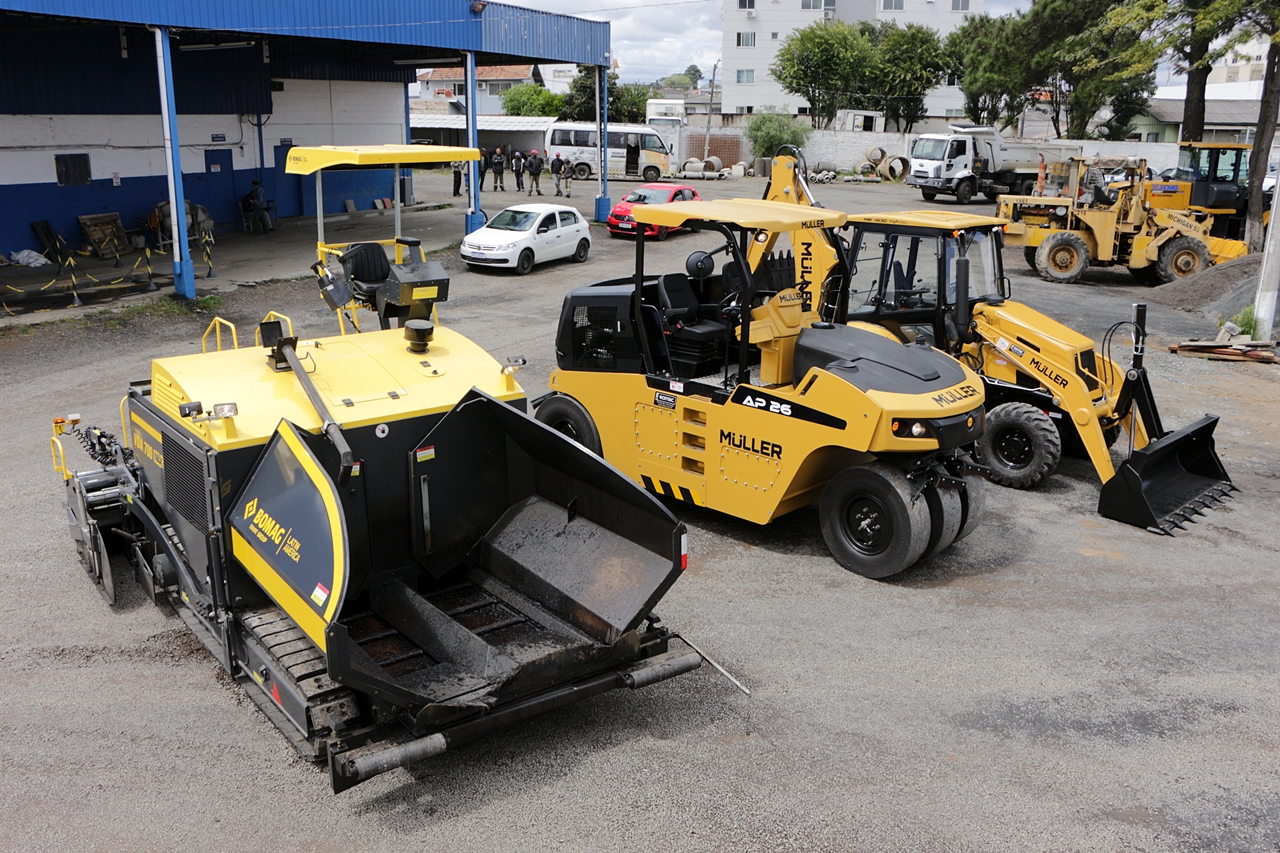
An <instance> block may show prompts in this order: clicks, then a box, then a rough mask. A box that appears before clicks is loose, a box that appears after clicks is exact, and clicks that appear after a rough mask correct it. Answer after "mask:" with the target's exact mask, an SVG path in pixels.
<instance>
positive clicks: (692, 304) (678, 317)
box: [658, 273, 724, 341]
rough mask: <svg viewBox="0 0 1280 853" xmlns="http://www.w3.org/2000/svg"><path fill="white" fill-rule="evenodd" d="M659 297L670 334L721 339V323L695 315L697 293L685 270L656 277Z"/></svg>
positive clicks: (722, 327) (692, 337) (722, 332)
mask: <svg viewBox="0 0 1280 853" xmlns="http://www.w3.org/2000/svg"><path fill="white" fill-rule="evenodd" d="M658 300H659V302H660V303H661V304H662V313H663V316H664V317H665V318H666V320H667V325H668V328H669V330H670V332H671V335H672V336H673V337H680V338H686V339H690V340H698V341H702V340H720V339H721V338H723V337H724V323H721V322H719V321H718V320H707V319H704V318H702V317H699V316H698V295H697V294H696V293H694V292H693V286H692V285H690V284H689V277H688V276H687V275H685V274H684V273H668V274H666V275H664V276H662V277H660V278H659V279H658Z"/></svg>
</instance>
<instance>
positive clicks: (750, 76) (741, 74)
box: [738, 68, 756, 83]
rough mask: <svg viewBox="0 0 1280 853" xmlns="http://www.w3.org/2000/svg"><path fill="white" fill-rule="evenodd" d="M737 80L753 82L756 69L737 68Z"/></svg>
mask: <svg viewBox="0 0 1280 853" xmlns="http://www.w3.org/2000/svg"><path fill="white" fill-rule="evenodd" d="M738 82H739V83H754V82H756V70H755V69H754V68H739V69H738Z"/></svg>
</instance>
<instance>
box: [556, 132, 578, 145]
mask: <svg viewBox="0 0 1280 853" xmlns="http://www.w3.org/2000/svg"><path fill="white" fill-rule="evenodd" d="M551 144H552V145H553V146H554V145H572V144H573V131H572V130H563V129H556V130H553V131H551Z"/></svg>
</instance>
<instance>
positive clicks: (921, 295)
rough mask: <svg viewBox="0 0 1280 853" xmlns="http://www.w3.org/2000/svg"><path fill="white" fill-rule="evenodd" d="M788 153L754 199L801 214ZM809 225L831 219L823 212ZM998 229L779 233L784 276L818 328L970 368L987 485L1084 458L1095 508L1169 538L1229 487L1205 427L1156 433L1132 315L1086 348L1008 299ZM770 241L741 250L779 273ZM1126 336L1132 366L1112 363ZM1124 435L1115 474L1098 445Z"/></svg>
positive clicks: (955, 216)
mask: <svg viewBox="0 0 1280 853" xmlns="http://www.w3.org/2000/svg"><path fill="white" fill-rule="evenodd" d="M804 171H805V170H804V168H803V159H802V156H801V155H800V154H799V152H798V151H796V150H795V149H790V150H789V151H779V152H778V156H777V157H775V159H774V164H773V173H772V177H771V180H770V183H769V185H768V187H767V189H766V191H765V198H766V200H773V201H779V202H785V203H790V204H797V205H799V206H801V207H802V208H807V207H811V206H813V205H814V204H815V201H814V199H813V195H812V193H811V192H810V190H809V188H808V186H807V185H806V184H805V182H804V177H803V175H804ZM812 213H813V214H814V215H822V216H826V217H838V214H836V213H834V212H832V211H829V210H826V209H818V210H813V211H812ZM1006 225H1007V223H1006V222H1005V221H1004V220H1002V219H996V218H991V217H985V216H976V215H970V214H964V213H952V212H944V211H938V210H928V211H905V212H897V213H884V214H870V215H855V216H848V217H846V220H845V222H844V223H843V225H842V226H841V227H840V228H839V229H837V228H826V227H811V228H807V229H804V230H801V231H797V232H792V233H791V234H789V235H788V237H789V239H790V242H791V245H792V248H793V249H794V259H793V254H792V253H787V254H786V255H784V256H783V262H782V265H783V267H784V273H783V274H784V275H785V274H786V272H785V268H786V267H787V266H788V265H794V266H798V268H800V269H802V270H803V271H804V275H805V276H806V277H808V278H809V279H810V280H812V281H822V282H824V284H823V286H822V289H821V291H820V293H819V294H817V296H816V302H817V304H818V306H819V308H818V313H819V316H820V317H821V318H822V319H823V320H825V321H829V322H833V323H840V324H844V323H847V324H850V325H857V326H861V325H863V324H874V325H876V326H878V327H881V328H883V329H885V330H887V331H889V332H891V333H892V334H893V335H894V336H895V337H896V338H897V339H898V340H901V341H904V342H907V341H913V340H914V341H923V342H924V343H927V344H928V345H930V346H932V347H935V348H937V349H939V350H942V351H944V352H947V353H950V354H951V355H952V356H954V357H955V358H957V359H959V360H960V361H961V362H963V363H964V364H965V365H966V366H968V367H970V368H972V369H973V370H974V371H976V372H977V373H978V374H979V375H980V376H981V378H982V381H983V385H984V399H985V405H986V410H987V411H986V415H987V417H986V425H985V431H984V432H983V434H982V436H981V437H980V438H978V439H977V441H976V443H975V451H976V456H977V458H978V461H979V462H981V463H982V464H983V465H984V466H986V467H987V469H988V473H989V477H990V479H991V480H993V481H994V482H996V483H999V484H1001V485H1005V486H1010V487H1013V488H1027V487H1030V486H1034V485H1036V484H1038V483H1040V482H1042V481H1043V480H1044V479H1045V478H1046V477H1048V476H1050V475H1051V474H1052V473H1053V472H1054V470H1056V468H1057V466H1058V463H1059V461H1060V459H1061V456H1062V453H1063V452H1066V453H1068V454H1071V455H1075V456H1084V457H1087V458H1088V459H1089V460H1090V461H1091V462H1092V464H1093V466H1094V469H1095V470H1096V471H1097V474H1098V478H1099V480H1101V482H1102V484H1103V486H1102V491H1101V494H1100V496H1099V504H1098V511H1099V513H1100V514H1102V515H1103V516H1105V517H1107V518H1111V519H1114V520H1117V521H1123V522H1126V523H1129V524H1135V525H1137V526H1139V527H1145V528H1147V529H1149V530H1152V531H1155V532H1160V533H1171V532H1172V531H1173V530H1175V529H1182V528H1184V526H1185V522H1188V521H1194V520H1195V518H1196V517H1198V516H1199V515H1201V514H1202V510H1203V509H1204V508H1205V507H1206V506H1209V505H1212V504H1213V503H1215V502H1216V501H1218V500H1219V499H1221V498H1223V497H1226V496H1227V495H1229V494H1230V493H1231V492H1233V491H1235V486H1233V485H1232V484H1231V480H1230V477H1228V476H1227V473H1226V470H1225V469H1224V468H1223V466H1222V462H1221V460H1220V459H1219V458H1218V456H1217V453H1216V451H1215V449H1214V443H1213V431H1214V429H1215V428H1216V425H1217V421H1218V418H1217V417H1216V416H1213V415H1206V416H1205V417H1203V418H1201V419H1200V420H1198V421H1196V422H1194V423H1192V424H1190V425H1188V426H1186V427H1183V428H1182V429H1179V430H1173V431H1170V430H1166V429H1165V427H1164V425H1163V422H1162V421H1161V419H1160V415H1159V411H1158V409H1157V406H1156V402H1155V398H1154V395H1153V393H1152V390H1151V383H1150V381H1149V379H1148V377H1147V373H1146V370H1145V368H1144V366H1143V361H1144V354H1145V342H1146V330H1145V310H1146V309H1145V306H1140V310H1139V311H1137V312H1136V313H1135V318H1134V320H1133V321H1132V322H1122V323H1117V324H1116V325H1115V326H1114V327H1112V329H1111V331H1110V332H1108V334H1107V336H1106V337H1105V338H1104V340H1103V343H1102V346H1101V347H1097V346H1096V345H1095V342H1094V341H1093V340H1091V339H1090V338H1088V337H1086V336H1084V335H1082V334H1080V333H1078V332H1076V331H1074V330H1072V329H1070V328H1068V327H1066V326H1064V325H1063V324H1061V323H1059V322H1057V321H1056V320H1053V319H1051V318H1049V317H1046V316H1045V315H1043V314H1041V313H1039V312H1038V311H1035V310H1033V309H1032V308H1029V307H1028V306H1026V305H1022V304H1019V303H1017V302H1014V301H1012V300H1011V299H1010V298H1009V297H1010V292H1009V291H1010V286H1009V280H1008V279H1007V278H1006V277H1005V276H1004V270H1003V263H1002V256H1001V251H1000V247H1001V245H1002V242H1003V238H1004V230H1003V229H1004V228H1005V226H1006ZM779 236H780V235H779V234H768V235H766V236H764V239H760V240H757V241H756V242H755V243H753V244H752V247H751V252H750V255H749V257H750V259H751V266H752V268H753V269H756V270H768V269H770V268H771V267H776V266H777V265H778V264H779V260H778V251H777V245H778V238H779ZM1124 331H1128V332H1129V334H1130V335H1131V337H1132V340H1133V342H1134V345H1133V362H1132V365H1131V367H1130V368H1128V369H1125V368H1122V367H1121V366H1120V365H1119V364H1118V363H1117V362H1116V361H1115V359H1113V358H1112V349H1113V342H1114V340H1115V336H1116V335H1117V334H1120V333H1122V332H1124ZM1122 427H1123V428H1125V429H1127V431H1128V435H1129V437H1130V447H1129V454H1128V457H1127V458H1126V459H1125V460H1124V461H1123V462H1122V463H1121V464H1120V466H1119V468H1118V469H1117V467H1116V466H1115V464H1114V463H1113V461H1112V458H1111V453H1110V447H1111V446H1112V444H1113V443H1114V442H1115V441H1116V440H1117V438H1118V437H1119V435H1120V432H1121V428H1122Z"/></svg>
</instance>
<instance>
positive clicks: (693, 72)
mask: <svg viewBox="0 0 1280 853" xmlns="http://www.w3.org/2000/svg"><path fill="white" fill-rule="evenodd" d="M684 76H686V77H688V78H689V79H690V80H692V81H693V85H694V86H697V85H698V81H699V80H701V79H702V77H703V74H702V69H701V68H699V67H698V66H696V65H690V66H689V67H688V68H686V69H685V70H684Z"/></svg>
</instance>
